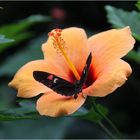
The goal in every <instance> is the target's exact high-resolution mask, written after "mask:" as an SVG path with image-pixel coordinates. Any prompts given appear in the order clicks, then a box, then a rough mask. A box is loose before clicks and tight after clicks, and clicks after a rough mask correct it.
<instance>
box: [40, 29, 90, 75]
mask: <svg viewBox="0 0 140 140" xmlns="http://www.w3.org/2000/svg"><path fill="white" fill-rule="evenodd" d="M61 35H62V38H63V40H64V41H65V45H66V48H65V49H64V50H65V52H66V54H67V56H68V57H69V58H70V60H71V61H72V63H73V64H74V66H75V67H76V69H77V71H78V72H79V73H81V72H82V70H83V67H84V65H85V62H86V59H87V56H88V55H89V48H88V47H87V36H86V34H85V31H84V30H83V29H80V28H75V27H71V28H66V29H64V30H63V31H62V33H61ZM42 50H43V52H44V58H45V59H46V60H47V59H49V60H51V62H52V63H53V64H55V65H56V66H57V67H59V68H60V69H62V70H63V71H64V72H65V73H67V74H69V71H70V69H69V67H68V65H67V62H66V61H65V60H64V59H65V58H64V57H63V56H62V55H61V56H60V55H59V54H58V53H57V52H56V49H54V46H53V41H52V39H51V38H50V37H49V39H48V41H47V42H46V43H44V44H43V46H42ZM81 56H82V58H81Z"/></svg>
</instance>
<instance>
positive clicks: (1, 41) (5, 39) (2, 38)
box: [0, 35, 14, 44]
mask: <svg viewBox="0 0 140 140" xmlns="http://www.w3.org/2000/svg"><path fill="white" fill-rule="evenodd" d="M13 41H14V40H12V39H8V38H5V36H4V35H0V44H3V43H9V42H13Z"/></svg>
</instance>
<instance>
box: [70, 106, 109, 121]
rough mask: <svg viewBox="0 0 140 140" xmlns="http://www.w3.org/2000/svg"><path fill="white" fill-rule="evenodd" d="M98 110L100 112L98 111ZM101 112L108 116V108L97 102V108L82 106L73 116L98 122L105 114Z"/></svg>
mask: <svg viewBox="0 0 140 140" xmlns="http://www.w3.org/2000/svg"><path fill="white" fill-rule="evenodd" d="M97 110H98V111H100V112H98V111H97ZM101 112H102V114H104V115H105V116H106V115H107V114H108V109H107V108H105V107H103V106H102V105H100V104H97V105H96V109H93V108H92V109H90V110H89V111H88V110H86V109H84V108H80V109H79V110H78V111H77V112H75V113H74V114H72V115H71V116H72V117H78V118H81V119H85V120H89V121H93V122H96V123H98V122H99V121H101V120H102V119H103V116H102V115H101V114H100V113H101Z"/></svg>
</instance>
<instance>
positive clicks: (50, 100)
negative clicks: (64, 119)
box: [37, 92, 86, 117]
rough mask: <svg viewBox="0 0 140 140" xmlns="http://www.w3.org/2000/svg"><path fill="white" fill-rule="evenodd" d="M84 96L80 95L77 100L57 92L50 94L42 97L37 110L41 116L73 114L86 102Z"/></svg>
mask: <svg viewBox="0 0 140 140" xmlns="http://www.w3.org/2000/svg"><path fill="white" fill-rule="evenodd" d="M85 98H86V97H83V96H82V95H80V94H79V95H78V98H77V99H74V98H73V97H66V96H62V95H60V94H57V93H55V92H50V93H49V94H48V93H47V94H45V95H43V96H42V97H40V98H39V99H38V101H37V110H38V111H39V113H40V114H41V115H46V116H51V117H57V116H62V115H68V114H72V113H73V112H75V111H76V110H78V109H79V108H80V107H81V106H82V104H83V103H84V102H85Z"/></svg>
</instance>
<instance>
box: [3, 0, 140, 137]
mask: <svg viewBox="0 0 140 140" xmlns="http://www.w3.org/2000/svg"><path fill="white" fill-rule="evenodd" d="M135 4H136V1H87V2H84V1H80V2H78V1H76V2H74V1H67V2H65V1H52V2H51V1H41V2H39V1H36V2H33V1H32V2H27V1H25V2H18V1H15V2H12V1H11V2H10V1H9V2H8V1H7V2H4V1H3V2H2V1H0V7H3V8H1V9H0V17H1V19H0V34H4V35H5V37H6V38H9V39H14V40H15V41H14V42H11V43H6V44H0V111H1V110H4V109H7V108H12V107H15V106H16V105H17V104H16V90H14V89H12V88H9V87H8V86H7V83H8V82H9V81H10V80H11V79H12V77H13V76H14V74H15V73H16V71H17V70H18V69H19V68H20V67H21V66H22V65H24V64H25V63H27V62H29V61H31V60H35V59H40V58H43V55H42V52H41V48H40V47H41V44H42V43H43V42H45V41H46V40H47V33H48V32H49V31H50V30H52V29H53V28H56V27H60V28H67V27H71V26H76V27H81V28H84V29H85V30H86V32H87V34H88V36H90V35H93V34H95V33H98V32H101V31H104V30H108V29H111V28H112V25H111V24H110V23H109V22H108V19H107V12H106V10H105V6H107V5H110V6H114V7H116V8H121V9H123V10H126V11H132V10H137V8H136V6H135ZM137 46H139V43H138V42H137V45H136V47H135V50H136V51H137V50H138V47H137ZM124 59H125V61H128V62H129V63H130V64H131V66H132V69H133V74H132V75H131V77H130V78H129V80H128V81H127V82H126V84H125V85H123V86H122V87H121V88H119V89H117V90H116V91H115V92H114V93H113V94H110V95H109V96H107V97H104V98H97V102H98V103H101V104H102V105H104V106H105V107H107V108H108V109H109V114H108V117H109V118H110V119H111V120H112V121H113V122H114V124H115V125H116V126H117V127H118V129H119V130H120V132H121V133H122V134H123V136H124V138H140V119H139V118H140V109H139V103H140V88H139V86H140V73H139V70H140V65H139V64H138V63H136V62H134V61H132V60H130V59H127V58H124ZM29 107H30V106H29ZM15 113H16V112H15ZM0 138H1V139H4V138H5V139H6V138H7V139H9V138H14V139H16V138H19V139H20V138H33V139H34V138H38V139H39V138H59V139H61V138H108V136H107V135H106V134H105V133H104V131H103V130H102V128H100V126H98V125H97V124H96V123H94V122H90V121H87V120H82V119H78V118H75V117H61V118H49V117H40V118H39V119H36V120H32V119H26V120H13V121H12V120H11V121H7V120H5V121H2V120H1V121H0Z"/></svg>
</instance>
